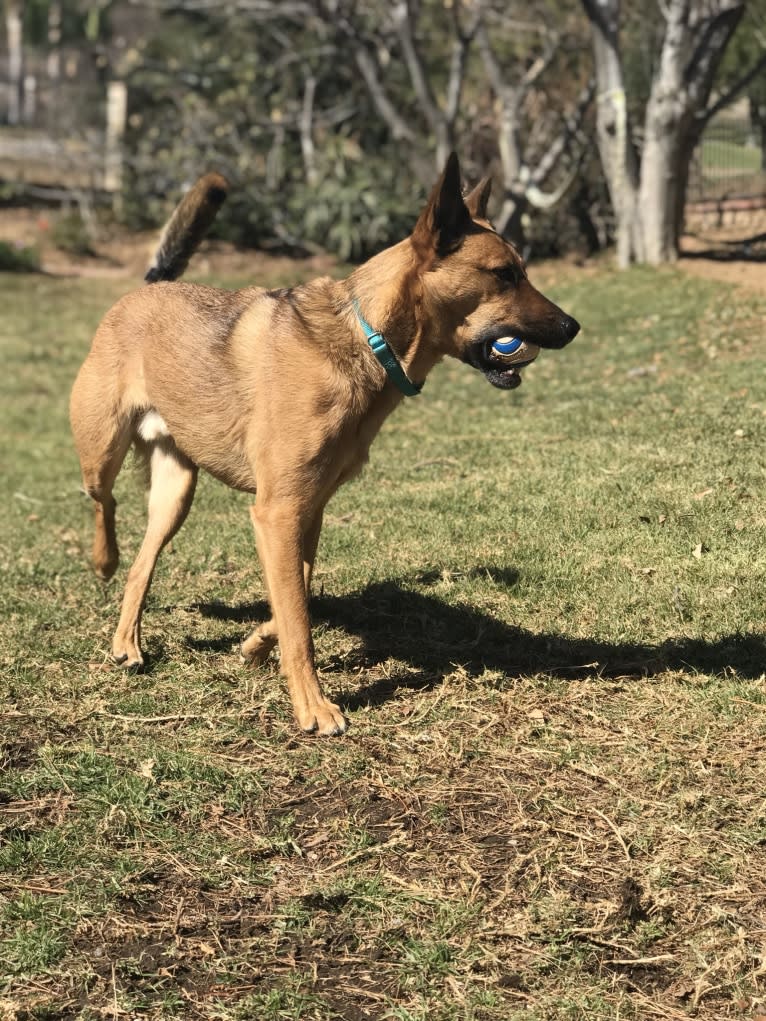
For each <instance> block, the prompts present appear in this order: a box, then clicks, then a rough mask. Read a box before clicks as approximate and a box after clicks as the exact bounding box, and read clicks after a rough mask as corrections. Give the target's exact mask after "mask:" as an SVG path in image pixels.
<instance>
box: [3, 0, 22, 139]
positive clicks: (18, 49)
mask: <svg viewBox="0 0 766 1021" xmlns="http://www.w3.org/2000/svg"><path fill="white" fill-rule="evenodd" d="M23 18H24V3H23V0H6V3H5V31H6V35H7V38H8V123H9V124H18V123H19V121H20V120H21V92H22V79H23V75H24V37H23Z"/></svg>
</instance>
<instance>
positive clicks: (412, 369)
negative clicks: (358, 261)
mask: <svg viewBox="0 0 766 1021" xmlns="http://www.w3.org/2000/svg"><path fill="white" fill-rule="evenodd" d="M418 266H419V264H418V259H417V256H416V254H415V252H414V251H413V249H412V245H411V244H410V241H409V239H406V240H405V241H401V242H399V244H398V245H394V246H393V247H392V248H387V249H386V250H385V251H384V252H381V253H380V254H379V255H374V256H373V257H372V258H371V259H369V260H368V261H367V262H365V263H364V264H363V265H361V266H359V267H358V268H357V269H355V270H354V272H353V273H352V274H351V275H350V276H349V277H348V279H347V280H346V281H345V283H346V288H347V294H348V300H349V309H350V313H351V316H354V318H355V313H354V311H353V303H354V302H357V303H358V308H359V311H360V312H361V315H362V316H363V317H364V319H365V320H366V321H367V322H368V323H369V324H370V325H371V326H372V328H373V329H374V330H377V331H378V332H380V333H382V334H383V335H384V336H385V339H386V341H387V342H388V345H389V347H390V348H391V350H392V351H393V352H394V354H395V355H396V357H397V359H398V360H399V362H400V364H401V366H402V368H403V369H404V371H405V372H406V373H407V375H408V376H409V378H410V379H411V380H413V381H414V382H416V383H422V382H423V380H424V379H425V378H426V376H427V374H428V372H429V371H430V370H431V369H432V368H433V366H434V365H435V363H436V362H437V361H438V360H439V356H438V354H434V347H433V345H432V344H427V345H424V343H423V340H424V338H425V333H426V330H425V328H424V327H425V324H424V323H423V322H422V318H423V317H422V295H421V289H420V283H419V273H418ZM353 328H354V329H356V330H357V331H360V332H361V329H360V326H359V324H358V322H355V323H354V325H353Z"/></svg>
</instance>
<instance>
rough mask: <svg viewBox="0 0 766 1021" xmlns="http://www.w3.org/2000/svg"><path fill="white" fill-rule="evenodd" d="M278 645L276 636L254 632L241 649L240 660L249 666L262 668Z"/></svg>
mask: <svg viewBox="0 0 766 1021" xmlns="http://www.w3.org/2000/svg"><path fill="white" fill-rule="evenodd" d="M276 644H277V636H276V635H261V634H259V633H258V632H257V631H253V633H252V634H251V635H249V636H248V637H247V638H246V639H245V640H244V642H243V643H242V644H241V645H240V647H239V655H240V658H241V660H242V662H243V663H245V664H246V665H247V666H260V665H261V664H262V663H265V662H266V660H267V659H268V658H269V656H270V655H271V652H272V650H273V648H274V646H275V645H276Z"/></svg>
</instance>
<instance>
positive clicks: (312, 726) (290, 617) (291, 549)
mask: <svg viewBox="0 0 766 1021" xmlns="http://www.w3.org/2000/svg"><path fill="white" fill-rule="evenodd" d="M250 517H251V518H252V521H253V526H254V528H255V538H256V543H257V545H258V554H259V556H260V558H261V564H262V565H263V570H264V573H265V575H266V586H267V588H268V592H269V599H270V601H271V610H272V613H273V615H274V621H275V623H276V630H277V633H278V634H279V644H280V650H281V663H282V672H283V673H284V674H285V676H286V678H287V684H288V688H289V690H290V698H291V700H292V703H293V711H294V713H295V718H296V720H297V721H298V726H299V727H300V728H301V729H302V730H306V731H316V732H317V733H319V734H326V735H331V734H342V733H343V731H344V730H345V729H346V720H345V719H344V717H343V713H342V712H341V711H340V709H339V708H338V706H336V705H333V703H332V702H330V701H328V699H326V698H325V697H324V695H323V694H322V689H321V688H320V686H319V678H318V677H317V672H316V666H315V664H314V644H313V642H312V640H311V625H310V622H309V611H308V595H307V592H306V580H307V579H306V577H305V573H304V535H305V534H306V531H307V530H308V529H307V527H306V524H305V522H303V521H301V518H300V514H299V512H298V511H297V510H296V508H295V507H294V506H293V505H292V504H289V503H287V502H286V501H283V502H278V503H272V502H265V501H261V502H259V501H258V500H256V503H255V506H253V507H251V508H250ZM312 559H313V558H312Z"/></svg>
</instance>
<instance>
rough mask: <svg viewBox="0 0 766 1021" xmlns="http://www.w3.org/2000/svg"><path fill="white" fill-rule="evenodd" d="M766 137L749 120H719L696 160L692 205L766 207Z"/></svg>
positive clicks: (691, 180)
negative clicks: (730, 203)
mask: <svg viewBox="0 0 766 1021" xmlns="http://www.w3.org/2000/svg"><path fill="white" fill-rule="evenodd" d="M763 134H766V131H764V129H760V130H759V129H758V126H757V125H755V124H753V122H752V121H751V120H750V119H749V118H745V117H742V118H739V117H738V118H733V117H719V118H717V119H715V120H713V121H711V123H710V124H709V125H708V127H707V129H706V131H705V133H704V135H703V136H702V141H701V142H700V144H699V145H698V146H697V148H696V150H695V152H694V156H693V158H692V165H691V169H690V175H689V191H688V200H689V201H690V202H705V201H715V202H719V203H720V202H737V201H740V202H741V201H750V202H752V203H753V204H754V205H755V206H757V205H758V204H759V203H760V204H766V137H761V136H762V135H763Z"/></svg>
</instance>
